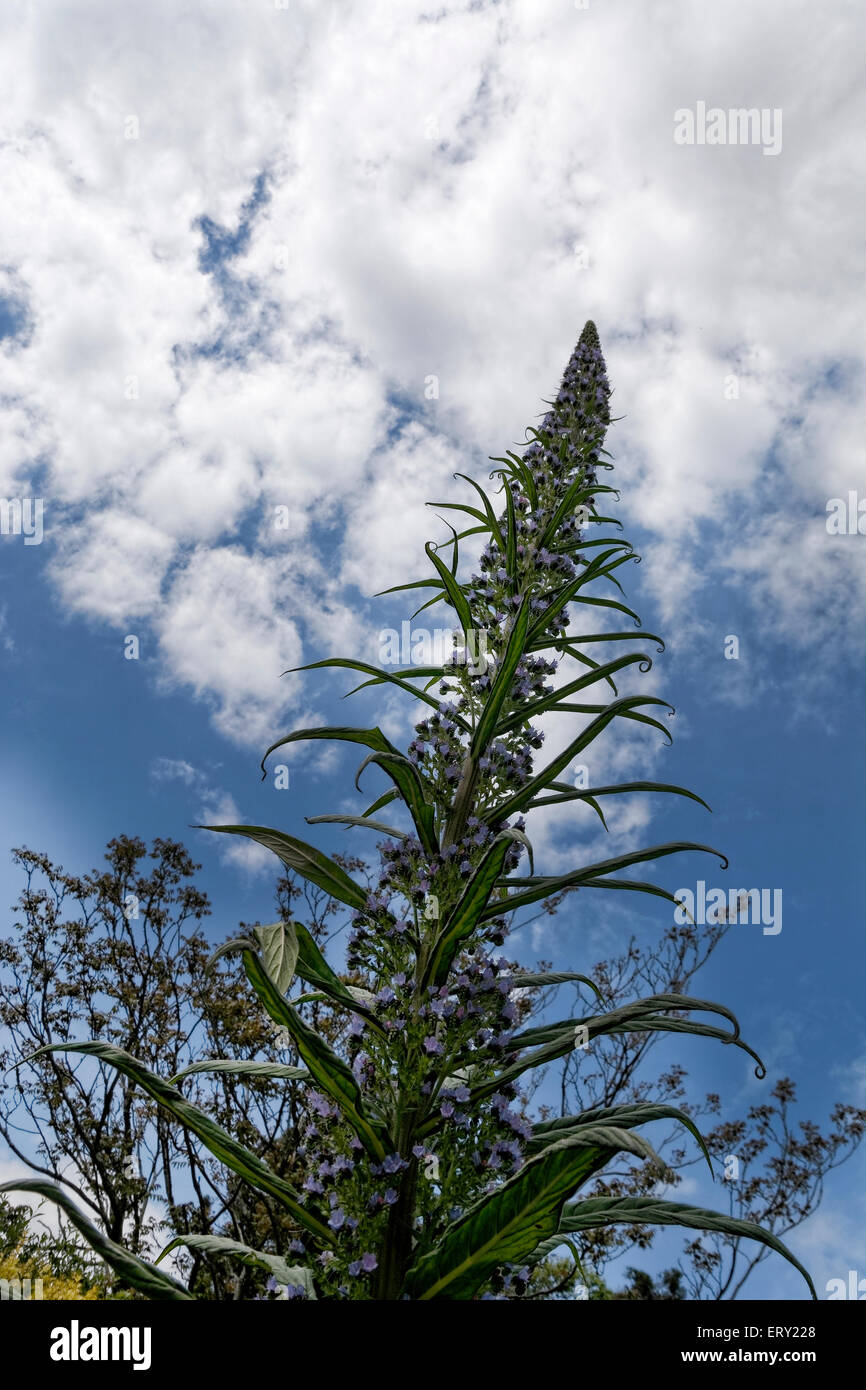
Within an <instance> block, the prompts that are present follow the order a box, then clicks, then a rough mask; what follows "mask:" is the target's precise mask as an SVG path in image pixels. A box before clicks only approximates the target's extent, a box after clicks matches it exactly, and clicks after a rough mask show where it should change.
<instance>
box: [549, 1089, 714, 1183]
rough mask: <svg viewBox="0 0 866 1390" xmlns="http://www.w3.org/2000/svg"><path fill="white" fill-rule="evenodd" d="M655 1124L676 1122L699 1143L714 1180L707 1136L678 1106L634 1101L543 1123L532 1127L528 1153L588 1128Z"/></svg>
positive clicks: (622, 1127) (631, 1126)
mask: <svg viewBox="0 0 866 1390" xmlns="http://www.w3.org/2000/svg"><path fill="white" fill-rule="evenodd" d="M655 1120H676V1122H677V1123H678V1124H681V1125H682V1126H683V1127H684V1128H685V1129H687V1130H688V1131H689V1133H690V1134H691V1135H692V1136H693V1138H694V1139H696V1140H697V1142H698V1145H699V1147H700V1150H701V1153H702V1154H703V1156H704V1158H705V1159H706V1160H707V1167H708V1168H709V1170H710V1177H712V1176H713V1163H712V1159H711V1158H710V1151H709V1149H708V1148H707V1145H706V1141H705V1140H704V1136H703V1135H702V1134H701V1132H700V1130H699V1129H698V1127H697V1125H696V1124H695V1122H694V1120H693V1119H691V1117H690V1116H689V1115H686V1114H685V1112H684V1111H682V1110H678V1109H677V1107H676V1106H675V1105H663V1104H662V1103H661V1102H656V1101H632V1102H630V1103H629V1104H627V1105H607V1106H601V1105H598V1106H595V1107H594V1108H593V1109H592V1110H585V1111H584V1112H583V1113H582V1114H581V1115H564V1116H562V1117H561V1118H560V1119H556V1120H544V1121H542V1122H541V1123H540V1124H536V1125H533V1126H532V1130H533V1133H532V1138H531V1139H530V1140H529V1141H528V1143H527V1151H528V1152H529V1153H537V1152H539V1151H540V1150H543V1149H545V1148H546V1147H547V1145H548V1144H550V1143H553V1142H554V1141H555V1140H556V1139H558V1138H561V1137H563V1138H564V1137H565V1135H568V1134H573V1133H576V1132H577V1131H578V1130H580V1129H582V1128H583V1127H584V1126H585V1125H598V1124H605V1125H606V1124H613V1125H616V1127H617V1128H618V1129H633V1128H634V1127H635V1126H636V1125H646V1124H652V1123H653V1121H655Z"/></svg>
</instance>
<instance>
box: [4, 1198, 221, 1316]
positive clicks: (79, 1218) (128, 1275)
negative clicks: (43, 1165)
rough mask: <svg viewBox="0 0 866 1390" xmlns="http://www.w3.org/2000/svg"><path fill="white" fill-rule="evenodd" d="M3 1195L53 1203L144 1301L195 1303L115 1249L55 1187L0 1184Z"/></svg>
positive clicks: (158, 1272) (174, 1285)
mask: <svg viewBox="0 0 866 1390" xmlns="http://www.w3.org/2000/svg"><path fill="white" fill-rule="evenodd" d="M3 1192H32V1193H34V1194H35V1195H36V1196H37V1197H47V1198H48V1200H49V1202H54V1203H55V1205H56V1206H58V1207H60V1209H61V1211H63V1212H65V1214H66V1215H67V1216H68V1217H69V1220H70V1221H71V1222H72V1224H73V1226H74V1227H75V1229H76V1230H77V1231H80V1233H81V1235H83V1236H84V1239H85V1240H86V1241H87V1243H88V1245H89V1246H90V1247H91V1248H92V1249H93V1250H95V1251H96V1253H97V1255H98V1256H99V1257H100V1259H102V1260H104V1261H105V1263H106V1264H107V1265H109V1266H110V1268H111V1269H113V1270H114V1272H115V1274H119V1275H120V1277H121V1279H124V1280H126V1282H127V1284H131V1285H132V1287H133V1288H134V1289H137V1290H138V1292H139V1293H143V1294H145V1295H146V1297H147V1298H152V1299H170V1300H172V1301H174V1302H184V1303H188V1302H195V1298H194V1295H193V1294H191V1293H190V1291H189V1289H188V1288H186V1287H185V1285H183V1284H181V1283H179V1282H178V1280H177V1279H174V1278H172V1276H171V1275H170V1274H166V1273H165V1272H164V1271H163V1270H161V1269H157V1268H156V1265H152V1264H148V1262H147V1260H141V1259H139V1257H138V1256H137V1255H133V1254H132V1253H131V1252H130V1251H129V1250H124V1248H123V1246H122V1245H117V1244H116V1242H115V1241H113V1240H110V1239H109V1237H108V1236H106V1235H104V1234H103V1232H102V1231H100V1230H99V1228H98V1227H97V1226H94V1224H93V1222H92V1221H91V1220H89V1218H88V1217H86V1216H85V1215H84V1212H83V1211H80V1210H79V1208H78V1207H77V1206H76V1205H75V1203H74V1202H73V1201H72V1198H71V1197H69V1196H68V1194H67V1193H66V1192H64V1190H63V1188H62V1187H58V1186H57V1184H56V1183H53V1182H46V1181H45V1179H44V1178H21V1179H13V1181H12V1182H4V1183H0V1193H3Z"/></svg>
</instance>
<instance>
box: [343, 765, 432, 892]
mask: <svg viewBox="0 0 866 1390" xmlns="http://www.w3.org/2000/svg"><path fill="white" fill-rule="evenodd" d="M370 763H373V764H374V765H375V766H376V767H381V769H382V771H383V772H385V773H387V775H388V776H389V777H390V778H391V781H392V782H393V783H394V785H395V787H396V788H397V790H398V791H399V793H400V796H401V797H402V799H403V801H404V802H405V804H406V806H407V808H408V811H409V814H410V815H411V817H412V822H413V824H414V826H415V830H416V832H417V835H418V839H419V840H420V841H421V844H422V845H423V846H424V848H425V850H426V851H427V853H428V854H438V853H439V841H438V840H437V838H436V831H435V829H434V820H435V809H434V807H433V806H432V805H431V804H430V802H428V800H427V797H426V794H425V789H424V783H423V782H422V781H421V778H420V776H419V774H418V771H417V769H416V768H415V767H414V766H413V764H412V763H410V761H409V759H408V758H406V757H404V756H403V754H402V753H371V754H370V756H369V757H368V758H365V759H364V761H363V762H362V764H361V766H360V767H359V768H358V771H357V773H356V776H355V786H356V787H357V786H358V779H359V778H360V776H361V773H362V772H363V771H364V769H365V767H367V766H369V764H370ZM359 790H360V788H359ZM364 903H365V904H366V898H365V899H364Z"/></svg>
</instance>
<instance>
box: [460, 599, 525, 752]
mask: <svg viewBox="0 0 866 1390" xmlns="http://www.w3.org/2000/svg"><path fill="white" fill-rule="evenodd" d="M529 604H530V597H529V594H524V595H523V598H522V600H521V603H520V607H519V608H518V610H517V612H516V614H515V615H514V619H513V621H512V624H511V630H510V632H509V634H508V641H507V642H506V643H505V650H504V651H503V653H502V657H501V659H500V662H499V668H498V670H497V672H496V679H495V680H494V682H493V685H492V686H491V689H490V693H489V695H488V696H487V699H486V700H485V701H484V708H483V710H482V711H481V717H480V719H479V720H478V725H477V727H476V729H475V734H474V736H473V738H472V744H471V746H470V749H469V754H470V757H472V758H480V757H481V755H482V753H483V752H484V750H485V748H486V747H487V745H488V743H489V742H490V740H491V739H492V738H493V735H494V731H495V729H496V724H497V721H498V719H499V715H500V713H501V710H502V707H503V705H504V704H505V702H506V700H508V699H509V698H510V696H511V688H512V685H513V683H514V672H515V671H516V670H517V667H518V665H519V664H520V659H521V657H522V656H523V649H524V645H525V642H526V630H527V628H528V626H529ZM514 718H515V719H516V721H517V723H518V724H519V723H522V722H523V719H524V716H523V714H522V713H518V714H517V715H516V716H515V717H514ZM509 722H513V721H509Z"/></svg>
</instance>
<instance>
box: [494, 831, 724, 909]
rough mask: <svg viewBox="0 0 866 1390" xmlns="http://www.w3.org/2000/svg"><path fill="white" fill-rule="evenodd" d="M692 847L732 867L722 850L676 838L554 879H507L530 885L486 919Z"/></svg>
mask: <svg viewBox="0 0 866 1390" xmlns="http://www.w3.org/2000/svg"><path fill="white" fill-rule="evenodd" d="M690 850H694V851H699V852H701V853H702V854H717V855H718V856H719V859H720V860H721V864H722V868H724V869H726V868H727V867H728V861H727V859H726V858H725V856H724V855H723V854H722V853H721V851H720V850H717V849H711V848H710V846H709V845H699V844H695V843H693V842H692V841H690V840H674V841H672V842H671V843H670V844H666V845H652V846H651V847H650V848H649V849H639V850H632V852H631V854H618V855H616V856H615V857H614V858H613V859H604V860H602V861H601V862H600V863H598V864H587V865H585V866H584V867H583V868H581V869H572V870H571V872H570V873H567V874H557V875H555V876H554V877H551V878H524V879H516V880H515V879H507V880H506V881H505V882H506V885H507V886H509V887H510V886H511V885H512V884H513V885H515V886H517V885H520V884H524V885H526V886H525V887H524V889H523V891H522V892H519V893H512V894H511V896H510V897H508V898H506V899H505V900H504V902H503V903H501V904H500V903H497V904H496V906H495V910H494V909H493V908H492V907H491V908H488V909H487V910H486V912H485V913H484V914H483V915H482V920H484V918H485V917H495V916H497V915H498V914H499V913H501V912H513V911H514V910H515V909H517V908H518V907H526V906H527V905H528V904H529V903H535V902H538V901H539V900H540V899H542V898H549V897H551V896H552V895H553V894H554V893H561V892H562V891H563V889H566V888H577V887H580V886H581V884H584V885H585V884H586V883H587V881H588V880H595V879H597V878H598V877H599V876H600V875H606V874H612V873H616V872H617V870H618V869H627V868H629V867H630V866H631V865H632V864H643V863H646V862H647V861H648V860H656V859H663V858H665V857H666V856H667V855H669V854H680V853H685V852H687V851H690Z"/></svg>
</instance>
